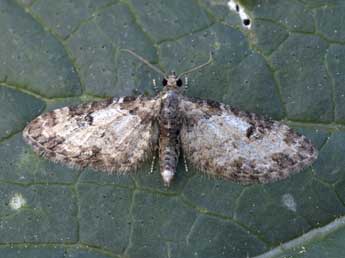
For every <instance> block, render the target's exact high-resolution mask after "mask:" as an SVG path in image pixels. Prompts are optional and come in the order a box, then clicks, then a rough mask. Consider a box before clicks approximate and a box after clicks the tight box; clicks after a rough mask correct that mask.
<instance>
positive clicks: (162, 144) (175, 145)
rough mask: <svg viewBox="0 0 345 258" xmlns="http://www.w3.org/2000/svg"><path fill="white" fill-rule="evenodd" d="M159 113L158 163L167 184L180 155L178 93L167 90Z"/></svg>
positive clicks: (167, 184)
mask: <svg viewBox="0 0 345 258" xmlns="http://www.w3.org/2000/svg"><path fill="white" fill-rule="evenodd" d="M165 96H166V97H165V98H164V99H163V101H162V107H161V112H160V115H159V128H160V135H159V159H160V161H159V165H160V173H161V175H162V178H163V181H164V184H165V185H166V186H169V184H170V182H171V180H172V179H173V177H174V174H175V173H176V167H177V162H178V158H179V155H180V128H181V119H180V116H179V113H178V101H179V98H178V95H177V94H176V93H175V92H167V93H166V95H165Z"/></svg>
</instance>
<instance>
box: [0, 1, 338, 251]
mask: <svg viewBox="0 0 345 258" xmlns="http://www.w3.org/2000/svg"><path fill="white" fill-rule="evenodd" d="M240 8H241V10H242V8H243V10H244V12H245V13H247V15H248V16H249V17H250V19H251V27H250V28H246V27H245V26H243V22H242V20H241V19H240V17H239V15H238V13H237V12H236V11H233V10H230V9H229V7H228V5H227V1H226V0H175V1H164V0H99V1H93V0H73V1H70V0H61V1H55V0H1V1H0V35H1V40H0V103H1V105H0V157H1V159H0V197H1V198H0V256H1V257H5V258H9V257H59V258H60V257H73V258H74V257H75V258H77V257H83V258H88V257H96V258H105V257H123V258H125V257H126V258H136V257H140V258H141V257H152V258H155V257H157V258H158V257H159V258H162V257H176V258H184V257H199V258H202V257H215V258H219V257H236V258H240V257H253V256H260V257H335V258H337V257H344V252H343V251H342V249H343V248H342V245H341V244H342V240H343V238H344V226H343V224H344V223H343V221H344V217H343V216H344V215H345V207H344V202H345V190H344V189H345V169H344V167H345V161H344V158H343V153H344V152H345V147H344V146H345V101H344V100H345V86H344V81H345V73H344V68H345V34H344V27H345V20H344V17H343V13H344V10H345V5H344V3H343V0H323V1H321V0H299V1H296V0H243V1H240ZM121 48H128V49H131V50H133V51H135V52H136V53H138V54H139V55H142V56H143V57H145V58H146V59H148V60H149V61H150V62H151V63H153V64H155V65H157V66H158V67H160V68H161V69H163V70H165V71H171V70H174V71H176V72H177V73H181V72H183V71H185V70H187V69H189V68H191V67H194V66H196V65H198V64H201V63H204V62H206V61H207V60H208V57H209V53H210V52H212V54H213V59H214V61H213V63H212V64H211V65H209V66H207V67H205V68H204V69H202V70H199V71H197V72H194V73H192V74H190V75H189V84H190V85H189V89H188V91H187V93H186V94H187V95H189V96H195V97H201V98H209V99H214V100H218V101H221V102H224V103H227V104H231V105H234V106H237V107H239V108H241V109H243V110H247V111H252V112H257V113H259V114H263V115H266V116H270V117H272V118H274V119H278V120H284V121H285V122H286V123H288V124H289V125H290V126H292V127H294V128H296V130H298V131H300V132H301V133H302V134H304V135H306V136H307V137H308V138H309V139H311V141H312V142H313V143H314V144H315V145H316V146H317V147H318V149H319V150H320V154H319V158H318V160H317V161H316V162H315V163H314V164H313V166H312V167H310V168H306V169H305V170H304V171H302V172H301V173H299V174H297V175H294V176H292V177H290V178H289V179H287V180H284V181H281V182H276V183H272V184H268V185H252V186H242V185H239V184H235V183H232V182H228V181H223V180H220V179H214V178H208V177H206V176H203V175H201V174H200V173H199V172H198V171H195V170H193V169H190V171H189V172H188V173H186V172H185V171H184V166H183V162H180V164H179V166H178V174H177V178H176V180H175V181H174V183H173V185H172V187H171V188H169V189H166V188H165V187H164V186H163V184H162V182H161V178H160V175H159V173H158V167H156V170H155V171H154V173H153V174H149V170H150V164H149V163H150V161H148V162H147V163H146V164H144V165H143V166H142V167H141V168H140V169H139V171H138V172H137V173H136V174H130V175H108V174H106V173H100V172H97V171H92V170H88V169H86V170H83V171H78V170H75V169H71V168H67V167H66V166H64V165H62V164H54V163H52V162H49V161H47V160H45V159H43V158H41V157H38V156H37V155H36V154H34V152H33V151H32V149H31V147H30V146H28V145H26V144H25V143H24V142H23V140H22V136H21V131H22V130H23V128H24V127H25V125H26V123H28V122H29V121H31V120H32V119H33V118H34V117H36V116H37V115H39V114H41V113H42V112H44V111H48V110H52V109H54V108H56V107H61V106H65V105H70V104H75V103H80V102H84V101H90V100H96V99H99V98H103V97H108V96H124V95H131V94H133V92H136V91H139V92H141V93H143V94H153V89H152V86H151V84H152V83H151V80H152V79H153V78H155V79H156V80H157V81H158V82H159V81H160V80H161V79H162V78H160V75H159V74H157V73H156V72H154V71H152V70H151V69H150V68H149V67H147V66H146V65H144V64H143V63H141V62H139V61H138V60H137V59H136V58H134V57H133V56H131V55H129V54H128V53H127V52H123V51H120V49H121ZM339 217H341V218H340V219H338V218H339Z"/></svg>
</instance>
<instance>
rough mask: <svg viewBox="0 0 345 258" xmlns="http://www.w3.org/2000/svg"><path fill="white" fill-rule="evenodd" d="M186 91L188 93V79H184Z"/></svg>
mask: <svg viewBox="0 0 345 258" xmlns="http://www.w3.org/2000/svg"><path fill="white" fill-rule="evenodd" d="M183 90H184V91H187V90H188V77H187V76H186V77H184V89H183Z"/></svg>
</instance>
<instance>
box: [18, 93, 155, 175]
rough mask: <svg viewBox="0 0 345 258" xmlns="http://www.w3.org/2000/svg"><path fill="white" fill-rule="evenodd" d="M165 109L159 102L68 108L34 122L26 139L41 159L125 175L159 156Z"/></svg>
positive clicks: (129, 100) (134, 99)
mask: <svg viewBox="0 0 345 258" xmlns="http://www.w3.org/2000/svg"><path fill="white" fill-rule="evenodd" d="M159 107H160V100H159V99H150V98H145V97H124V98H119V99H109V100H104V101H98V102H92V103H86V104H81V105H78V106H75V107H64V108H60V109H56V110H54V111H51V112H48V113H46V114H43V115H41V116H39V117H37V118H36V119H34V120H33V121H32V122H31V123H29V124H28V125H27V126H26V128H25V129H24V132H23V136H24V139H25V140H26V141H27V142H28V143H29V144H31V145H32V146H33V147H34V150H35V151H36V152H37V153H39V154H41V155H43V156H45V157H47V158H48V159H51V160H53V161H58V162H62V163H66V164H68V165H71V166H77V167H81V168H84V167H87V166H90V167H93V168H95V169H98V170H104V171H109V172H112V171H119V172H125V171H129V170H133V169H136V167H137V166H138V164H139V163H140V162H142V161H144V160H145V158H147V157H148V156H150V155H151V154H152V152H153V151H154V148H155V145H156V144H157V141H158V132H159V130H158V126H157V122H156V118H157V115H158V114H159Z"/></svg>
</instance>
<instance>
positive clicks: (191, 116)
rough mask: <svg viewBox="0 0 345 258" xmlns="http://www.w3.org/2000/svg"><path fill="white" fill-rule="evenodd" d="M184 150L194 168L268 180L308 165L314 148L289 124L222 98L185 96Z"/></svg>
mask: <svg viewBox="0 0 345 258" xmlns="http://www.w3.org/2000/svg"><path fill="white" fill-rule="evenodd" d="M180 112H181V113H182V116H183V119H184V121H183V126H182V130H181V144H182V150H183V152H184V153H185V155H186V157H187V159H188V160H189V161H190V162H191V163H192V165H193V166H195V167H196V168H198V169H200V170H202V171H204V172H206V173H208V174H211V175H215V176H221V177H223V178H226V179H229V180H233V181H237V182H241V183H254V182H261V183H267V182H271V181H275V180H279V179H283V178H286V177H287V176H289V175H290V174H292V173H294V172H297V171H299V170H301V169H302V168H303V167H305V166H308V165H310V164H311V163H312V162H313V161H314V160H315V159H316V157H317V150H316V149H315V148H314V146H313V145H312V144H311V143H310V142H309V141H308V140H307V139H306V138H305V137H304V136H302V135H299V134H297V133H296V132H294V131H293V130H292V129H290V128H289V127H288V126H287V125H284V124H282V123H280V122H277V121H271V120H267V119H264V118H262V117H259V116H258V115H256V114H253V113H248V112H242V111H239V110H237V109H235V108H232V107H229V106H225V105H224V104H222V103H218V102H215V101H209V100H198V99H191V98H187V97H184V98H183V100H182V101H181V102H180Z"/></svg>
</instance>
